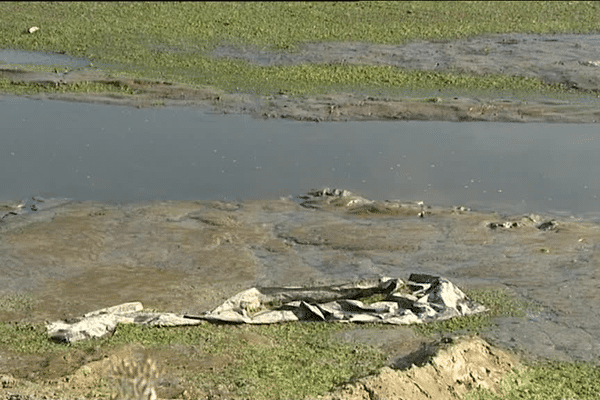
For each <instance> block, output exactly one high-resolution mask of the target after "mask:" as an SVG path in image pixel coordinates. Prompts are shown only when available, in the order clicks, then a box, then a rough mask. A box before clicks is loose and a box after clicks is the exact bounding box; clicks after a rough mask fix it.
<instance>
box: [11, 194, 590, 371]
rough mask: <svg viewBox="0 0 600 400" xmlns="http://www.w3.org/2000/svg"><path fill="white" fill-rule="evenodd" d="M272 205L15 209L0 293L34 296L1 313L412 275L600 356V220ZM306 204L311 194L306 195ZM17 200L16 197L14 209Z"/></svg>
mask: <svg viewBox="0 0 600 400" xmlns="http://www.w3.org/2000/svg"><path fill="white" fill-rule="evenodd" d="M313 194H314V195H307V196H303V197H302V198H300V199H298V200H299V201H294V200H293V199H288V198H285V199H280V200H272V201H246V202H243V203H226V202H154V203H148V204H131V205H124V206H112V205H107V204H100V203H93V202H84V203H68V202H65V203H58V204H55V205H54V206H51V204H49V205H48V206H46V207H45V206H44V204H43V203H38V204H37V205H36V209H37V211H30V212H28V213H20V212H18V211H15V212H14V213H13V214H5V215H4V217H3V219H2V222H0V265H1V269H2V270H1V274H0V288H1V289H0V295H15V294H25V295H28V296H31V297H32V299H33V300H32V301H33V303H32V304H33V305H32V306H31V307H27V308H19V307H4V308H3V309H0V318H1V319H2V320H21V321H30V322H42V321H52V320H56V319H65V318H71V317H76V316H80V315H82V314H84V313H87V312H89V311H93V310H96V309H100V308H104V307H109V306H113V305H115V304H120V303H125V302H130V301H141V302H142V303H143V304H144V306H145V307H146V308H149V309H158V310H162V311H169V312H175V313H182V314H192V315H194V314H199V313H201V312H204V311H208V310H210V309H212V308H214V307H216V306H217V305H219V304H221V303H222V302H223V301H224V300H226V299H227V298H229V297H231V296H232V295H234V294H236V293H237V292H240V291H241V290H243V289H247V288H249V287H252V286H262V287H268V286H286V285H288V286H289V285H315V284H334V283H344V282H348V281H351V280H356V279H371V278H375V277H379V276H390V277H399V278H407V277H408V276H409V275H410V274H411V273H413V272H418V273H426V274H431V275H441V276H444V277H446V278H448V279H450V280H452V281H453V282H454V283H455V284H456V285H458V286H459V287H461V288H462V289H467V290H468V289H479V288H497V289H505V290H508V291H509V292H510V293H512V294H513V295H515V296H517V297H518V298H521V299H524V300H526V301H529V302H533V303H535V304H536V305H538V306H539V307H536V311H535V312H533V311H532V312H530V314H529V315H527V316H526V317H524V318H504V319H502V320H498V321H496V322H497V323H496V325H495V326H494V327H493V328H492V329H491V330H490V331H489V332H487V333H485V336H486V337H487V338H488V339H489V340H491V341H492V342H493V343H496V344H498V345H500V346H504V347H509V348H512V349H515V350H522V351H524V352H526V353H528V354H531V355H532V356H535V357H542V358H550V359H556V360H565V361H572V360H597V359H598V357H599V356H600V339H599V338H600V323H599V322H598V321H600V315H599V313H600V311H598V308H597V307H595V304H597V303H598V301H600V298H599V296H600V292H599V291H598V285H599V284H598V269H597V265H598V259H599V258H600V250H599V248H598V245H597V243H599V242H600V226H599V225H598V224H597V223H592V222H581V221H576V220H573V219H568V218H565V219H560V218H553V219H547V218H544V217H543V216H536V215H527V216H516V217H502V216H499V215H497V214H490V213H480V212H475V211H469V210H466V209H464V208H441V207H428V206H425V205H421V204H401V203H399V202H396V201H390V202H372V201H369V200H366V199H363V198H361V197H358V196H354V195H352V194H350V193H349V192H347V191H329V192H323V191H316V192H314V193H313ZM300 201H301V202H300ZM6 207H7V208H8V206H6Z"/></svg>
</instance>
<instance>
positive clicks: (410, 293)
mask: <svg viewBox="0 0 600 400" xmlns="http://www.w3.org/2000/svg"><path fill="white" fill-rule="evenodd" d="M365 300H366V301H365ZM483 311H485V307H483V306H482V305H480V304H478V303H476V302H474V301H472V300H470V299H469V298H468V297H467V296H466V295H465V294H464V293H463V292H462V291H461V290H460V289H459V288H457V287H456V286H454V285H453V284H452V283H451V282H450V281H448V280H447V279H444V278H441V277H438V276H432V275H424V274H412V275H410V277H409V279H408V281H406V282H404V281H403V280H401V279H397V278H381V279H378V280H375V281H358V282H351V283H348V284H344V285H332V286H321V287H281V288H251V289H248V290H245V291H243V292H241V293H238V294H236V295H235V296H233V297H231V298H230V299H228V300H227V301H226V302H225V303H223V304H222V305H220V306H219V307H217V308H215V309H214V310H212V311H210V312H206V313H204V314H201V315H197V316H190V315H176V314H171V313H147V312H143V306H142V304H141V303H138V302H134V303H125V304H121V305H119V306H114V307H109V308H105V309H102V310H98V311H94V312H91V313H88V314H85V315H84V316H83V318H81V319H80V320H78V321H76V322H74V323H66V322H61V321H59V322H54V323H51V324H48V326H47V328H48V334H49V335H50V337H51V338H52V339H53V340H57V341H62V342H68V343H73V342H76V341H79V340H82V339H86V338H90V337H100V336H103V335H105V334H107V333H109V332H112V331H114V329H115V328H116V326H117V324H118V323H137V324H140V325H158V326H177V325H193V324H199V323H202V322H203V321H211V322H220V323H246V324H272V323H278V322H289V321H346V322H361V323H365V322H369V323H386V324H396V325H407V324H414V323H427V322H432V321H441V320H445V319H449V318H453V317H462V316H466V315H471V314H476V313H480V312H483Z"/></svg>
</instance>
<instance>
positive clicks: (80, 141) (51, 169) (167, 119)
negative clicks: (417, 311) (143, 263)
mask: <svg viewBox="0 0 600 400" xmlns="http://www.w3.org/2000/svg"><path fill="white" fill-rule="evenodd" d="M0 119H1V120H2V124H3V128H2V142H3V145H2V146H1V147H0V168H1V170H2V174H0V188H1V190H0V200H15V199H20V198H22V197H26V196H31V195H33V194H40V195H43V196H45V197H73V198H75V199H78V200H87V199H93V200H99V201H103V202H113V203H114V202H123V203H125V202H133V201H143V200H152V199H224V198H225V199H266V198H276V197H279V196H287V195H291V194H292V195H294V194H299V193H302V192H304V191H306V190H308V189H310V188H315V187H323V186H332V187H343V188H348V189H350V190H354V191H358V192H359V193H362V194H363V195H365V196H367V197H370V198H375V199H401V200H405V201H408V200H423V201H425V202H428V203H432V204H441V205H459V204H460V205H466V206H471V207H476V208H478V209H496V210H508V211H513V212H548V211H554V212H567V213H596V212H599V211H600V203H599V202H598V196H600V190H599V188H600V185H599V183H600V182H599V180H600V163H597V162H595V160H596V159H597V154H598V150H600V140H599V136H600V134H599V133H598V132H597V128H596V127H595V126H594V125H566V124H507V123H450V122H353V123H320V124H315V123H302V122H292V121H282V120H267V121H265V120H257V119H253V118H251V117H247V116H222V115H215V114H205V113H203V112H201V111H200V110H197V109H188V108H163V109H133V108H123V107H116V106H107V105H90V104H78V103H67V102H59V101H36V100H30V99H25V98H19V97H12V96H5V97H2V98H1V101H0Z"/></svg>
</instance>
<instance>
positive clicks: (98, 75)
mask: <svg viewBox="0 0 600 400" xmlns="http://www.w3.org/2000/svg"><path fill="white" fill-rule="evenodd" d="M598 42H600V35H593V34H592V35H523V34H510V35H491V36H485V37H475V38H470V39H463V40H457V41H451V42H413V43H409V44H406V45H398V46H390V45H375V44H366V43H317V44H305V45H302V46H300V48H299V50H298V51H296V52H293V53H276V52H268V51H265V50H261V49H256V48H250V47H239V46H238V47H228V46H221V47H218V48H217V49H215V51H214V53H213V54H212V57H214V58H229V59H239V60H245V61H247V62H249V63H252V64H256V65H263V66H277V65H298V64H303V63H304V64H306V63H309V64H310V63H320V64H323V63H325V64H332V65H340V64H356V65H387V66H393V67H398V68H403V69H407V70H421V71H436V72H455V73H461V74H472V75H485V74H502V75H510V76H520V77H529V78H538V79H541V80H542V81H543V82H545V83H548V84H558V85H561V86H562V87H564V88H568V89H570V90H572V91H574V92H575V93H577V92H580V93H587V94H586V95H585V96H583V97H582V98H581V99H576V97H573V96H570V97H569V98H570V100H568V99H566V98H567V97H568V96H561V95H560V94H556V95H547V96H545V95H541V94H535V93H533V94H532V96H531V97H530V98H527V99H523V98H522V97H523V96H520V97H521V98H513V97H507V96H505V95H502V94H500V93H499V94H498V95H497V96H494V95H490V94H489V93H488V94H485V95H481V96H477V95H473V94H458V95H453V94H448V93H451V92H452V91H453V89H452V88H451V87H449V88H447V89H444V88H440V90H439V91H437V90H435V91H428V94H416V95H415V94H410V93H409V92H407V93H408V94H406V95H393V96H391V97H390V96H380V95H367V94H360V93H331V94H327V95H320V96H288V95H286V94H274V95H270V96H259V95H251V94H242V93H223V92H222V91H219V90H217V89H215V88H211V87H206V88H197V87H188V86H185V85H180V84H177V83H173V82H153V81H147V80H138V79H129V78H114V77H111V76H108V75H106V74H105V73H103V72H102V71H100V70H94V71H77V70H75V71H71V72H67V73H64V74H46V73H39V72H27V71H24V70H15V69H11V68H10V67H3V68H1V69H0V77H4V78H7V79H10V80H12V81H15V82H31V83H40V84H44V85H62V84H66V83H76V82H100V83H105V84H111V85H116V86H119V87H128V88H129V89H131V90H132V91H133V92H134V94H131V95H119V94H99V93H55V94H40V95H32V97H35V98H42V99H44V98H45V99H60V100H69V101H82V102H100V103H107V104H118V105H128V106H135V107H151V106H177V105H181V106H197V107H203V108H209V109H211V110H213V111H215V112H219V113H236V114H238V113H242V114H251V115H254V116H256V117H261V118H288V119H295V120H304V121H363V120H438V121H492V122H563V123H564V122H573V123H594V122H598V121H600V107H599V104H598V102H597V101H594V100H593V99H594V98H595V97H597V96H593V94H594V93H597V92H598V91H599V90H600V60H599V59H598V54H597V52H596V50H595V49H596V48H597V45H598ZM500 89H501V88H500ZM423 92H424V91H423ZM455 92H457V91H455ZM458 92H461V93H462V92H465V93H466V91H465V90H462V91H458ZM458 92H457V93H458ZM574 98H575V99H574Z"/></svg>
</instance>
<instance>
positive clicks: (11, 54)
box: [0, 49, 90, 68]
mask: <svg viewBox="0 0 600 400" xmlns="http://www.w3.org/2000/svg"><path fill="white" fill-rule="evenodd" d="M1 63H5V64H17V65H19V64H43V65H60V66H68V67H71V68H75V67H89V66H90V62H89V60H87V59H85V58H77V57H70V56H66V55H63V54H55V53H39V52H34V51H22V50H3V49H0V64H1Z"/></svg>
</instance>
